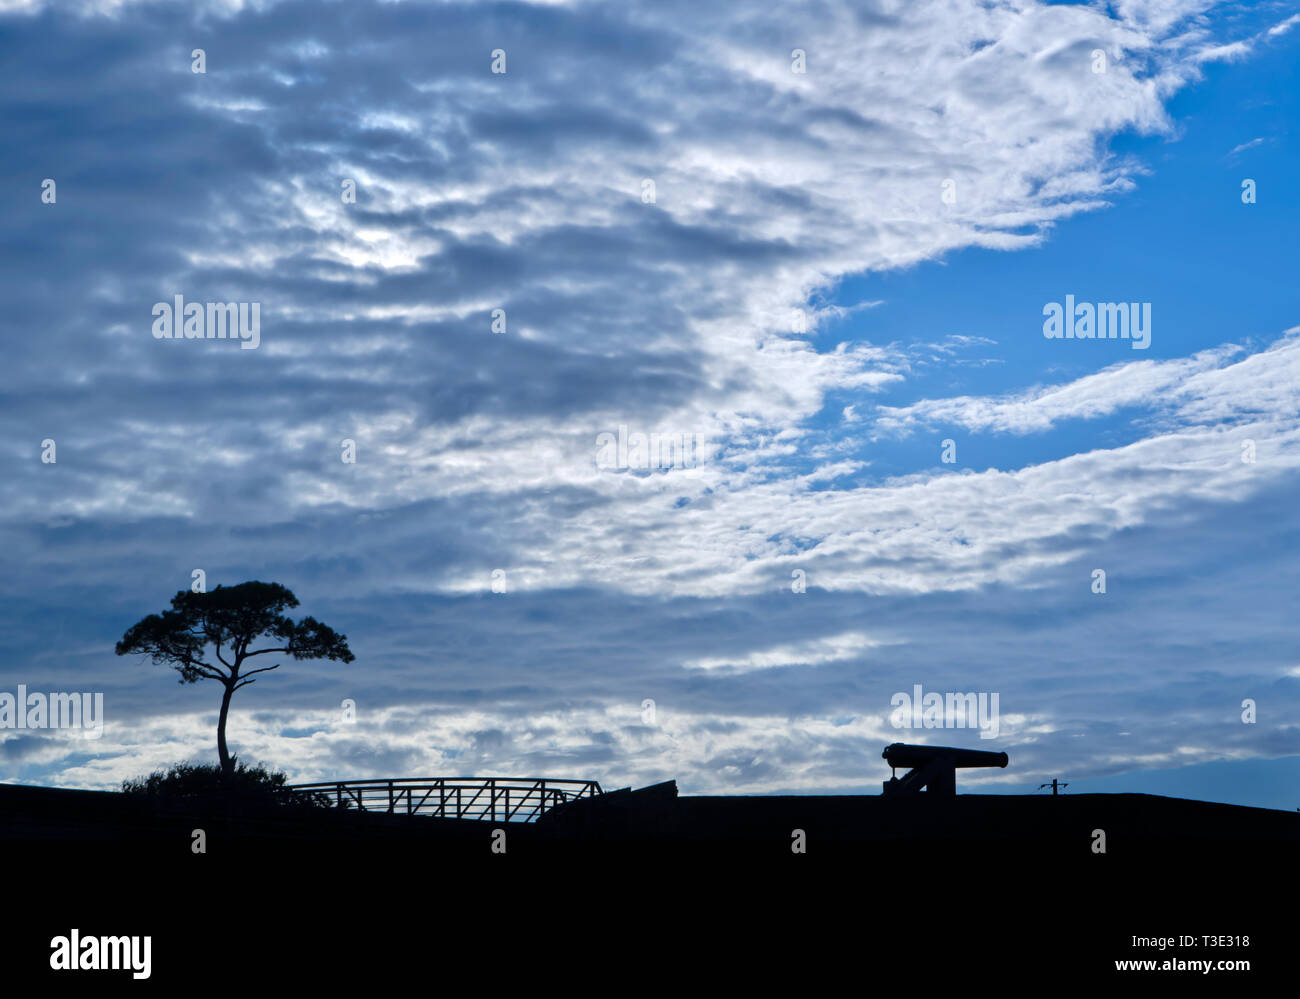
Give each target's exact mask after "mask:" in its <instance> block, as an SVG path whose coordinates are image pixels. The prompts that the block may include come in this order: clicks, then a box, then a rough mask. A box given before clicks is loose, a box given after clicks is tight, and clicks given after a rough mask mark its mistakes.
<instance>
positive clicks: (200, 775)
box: [122, 762, 329, 806]
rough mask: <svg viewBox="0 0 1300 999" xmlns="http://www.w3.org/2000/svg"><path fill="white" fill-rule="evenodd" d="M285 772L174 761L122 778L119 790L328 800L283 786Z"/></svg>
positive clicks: (274, 801)
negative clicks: (163, 767) (224, 770)
mask: <svg viewBox="0 0 1300 999" xmlns="http://www.w3.org/2000/svg"><path fill="white" fill-rule="evenodd" d="M285 779H286V775H285V774H284V773H282V772H276V773H272V772H270V771H268V770H267V769H266V767H265V766H263V765H262V764H260V763H259V764H257V765H256V766H251V767H250V766H248V765H247V764H244V763H239V762H236V763H235V766H234V769H233V770H232V771H231V772H230V773H229V774H223V773H222V770H221V767H220V766H219V765H218V764H215V763H174V764H172V765H171V767H169V768H168V769H166V770H155V771H154V772H153V773H151V774H150V775H149V776H147V777H137V778H134V779H132V780H125V781H123V782H122V792H123V793H124V794H129V795H138V796H144V797H149V798H152V799H154V800H156V801H162V802H175V803H183V802H199V801H215V800H222V801H231V800H235V801H240V802H242V803H246V804H267V805H294V804H296V805H321V806H326V805H328V804H329V800H328V798H325V797H324V796H321V795H312V796H309V795H295V794H290V793H288V792H287V791H285V790H284V782H285Z"/></svg>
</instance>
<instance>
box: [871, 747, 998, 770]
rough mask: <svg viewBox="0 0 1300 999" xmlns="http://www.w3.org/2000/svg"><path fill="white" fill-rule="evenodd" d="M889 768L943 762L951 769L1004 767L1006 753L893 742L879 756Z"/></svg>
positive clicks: (921, 765)
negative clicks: (936, 761) (935, 761)
mask: <svg viewBox="0 0 1300 999" xmlns="http://www.w3.org/2000/svg"><path fill="white" fill-rule="evenodd" d="M880 755H881V756H883V757H884V759H885V762H886V763H888V764H889V765H890V766H891V767H923V766H925V765H926V764H927V763H931V762H933V761H934V760H943V761H944V762H945V763H947V764H948V765H949V766H951V767H958V768H960V767H967V768H969V767H1005V766H1006V765H1007V754H1006V753H989V752H986V751H984V750H982V749H957V748H955V747H953V746H909V745H908V744H907V743H905V742H895V743H893V744H892V745H889V746H886V747H885V751H884V752H883V753H881V754H880Z"/></svg>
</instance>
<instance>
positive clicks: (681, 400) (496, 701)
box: [0, 0, 1300, 809]
mask: <svg viewBox="0 0 1300 999" xmlns="http://www.w3.org/2000/svg"><path fill="white" fill-rule="evenodd" d="M769 6H770V5H761V4H760V5H756V4H748V3H740V2H735V3H728V4H725V5H721V6H714V5H707V9H705V5H698V4H687V3H672V2H670V3H656V4H653V5H644V4H610V3H553V4H552V3H547V4H543V3H535V4H455V3H397V4H372V3H365V2H358V3H349V4H324V3H299V2H285V3H274V2H268V3H256V4H252V3H249V4H246V3H239V2H231V3H216V2H213V3H198V4H179V3H161V2H160V3H140V2H125V3H120V4H119V3H114V4H101V3H96V2H86V3H82V4H71V5H47V4H45V3H43V2H40V0H18V2H15V0H0V95H3V98H2V99H3V100H4V104H5V107H4V119H5V122H6V129H7V133H8V138H9V140H10V141H7V142H6V143H5V146H4V149H3V150H0V177H3V180H4V185H3V190H4V192H5V193H4V195H3V197H4V216H5V225H4V226H3V228H0V255H2V256H3V259H4V263H5V266H4V268H3V269H2V271H0V275H2V276H0V283H3V287H4V291H5V292H6V294H7V297H8V301H9V306H10V307H9V309H8V313H7V318H8V321H7V323H6V334H7V335H6V344H7V346H8V358H7V360H8V363H7V365H6V370H5V373H4V376H3V377H4V389H3V394H0V426H2V427H3V431H4V432H3V434H2V435H0V441H3V442H4V449H3V455H2V456H0V458H2V460H3V461H4V462H5V467H6V472H7V474H6V476H5V477H4V480H3V482H2V483H0V489H3V490H4V495H3V500H4V502H3V506H2V507H0V509H3V510H4V514H3V520H2V521H0V533H2V534H3V537H0V544H3V550H4V551H5V553H6V554H5V564H6V569H7V571H6V572H5V573H4V574H3V577H2V578H0V586H3V587H4V600H3V604H2V607H0V615H3V617H2V618H0V624H3V629H2V630H0V636H2V637H0V678H2V679H3V684H2V685H0V691H2V690H13V689H14V688H15V687H16V686H17V684H19V683H24V684H26V685H27V686H28V687H29V688H31V689H41V690H49V691H56V690H93V691H102V692H104V694H105V711H106V719H107V720H106V727H105V731H104V735H103V737H102V738H101V739H100V740H98V741H94V742H83V741H80V740H77V739H74V738H72V737H71V736H69V735H68V734H67V733H61V732H53V733H50V732H30V731H27V732H16V731H8V732H3V731H0V761H3V769H2V770H0V779H3V780H13V781H21V782H33V783H52V784H60V785H67V786H82V787H111V786H114V785H116V784H117V783H118V782H119V781H121V780H122V779H123V778H125V777H130V776H134V775H136V774H139V773H142V772H145V771H148V770H149V769H152V768H154V767H157V766H161V765H163V764H165V763H168V762H171V761H174V760H178V759H186V758H210V757H214V756H215V750H214V741H215V740H214V736H213V729H214V725H215V716H216V708H217V702H218V700H219V697H218V691H217V690H216V689H215V687H211V688H210V689H208V688H205V686H204V685H202V684H200V685H198V686H196V687H182V686H179V685H177V684H176V683H175V682H174V678H172V677H170V676H169V674H168V673H167V672H166V671H165V670H164V669H163V668H162V667H154V666H151V665H149V664H147V663H137V662H135V661H134V660H127V659H118V658H116V657H115V656H114V655H113V654H112V648H113V643H114V642H115V641H116V640H117V639H118V638H120V637H121V635H122V632H123V631H125V629H126V628H127V627H128V626H129V625H130V624H132V623H133V622H134V621H135V620H137V619H138V618H139V617H141V616H143V615H144V614H147V613H150V612H153V611H157V610H159V609H161V608H162V607H163V606H165V605H166V603H167V601H168V600H169V599H170V597H171V596H172V595H173V594H174V593H175V592H176V591H177V590H179V589H182V588H186V587H188V586H189V585H190V580H191V573H192V572H193V570H194V569H196V568H201V569H203V570H204V571H205V573H206V574H207V579H208V582H209V586H212V585H215V584H216V583H226V584H233V583H237V582H242V581H243V580H246V579H264V580H274V581H276V582H280V583H283V584H285V585H286V586H289V587H290V588H291V589H292V590H294V592H295V593H296V594H297V595H298V597H299V599H300V600H301V601H302V605H303V606H302V608H301V611H302V612H303V613H310V614H313V615H315V616H317V617H319V618H321V619H323V620H325V621H326V622H328V623H330V624H331V625H333V626H334V627H335V628H336V629H338V630H339V631H342V632H345V633H346V634H347V635H348V638H349V641H350V644H351V646H352V649H353V651H354V652H355V653H356V655H357V661H356V662H355V663H353V664H352V665H350V666H345V665H342V664H336V663H326V664H312V663H293V664H292V665H291V666H286V668H284V669H283V670H282V671H280V672H278V673H277V674H276V675H275V677H274V678H268V679H267V681H266V682H264V683H259V684H257V685H254V686H252V687H250V688H248V689H246V690H244V691H241V692H240V694H239V696H238V697H237V698H236V700H235V703H234V709H233V714H232V718H231V723H230V728H229V732H228V735H229V739H230V742H231V745H232V748H233V750H234V751H235V752H237V753H239V754H241V756H242V757H243V758H256V759H261V760H265V761H266V762H268V763H271V764H273V765H276V766H280V767H282V768H284V769H286V770H288V771H289V772H290V773H291V774H292V776H293V777H295V778H298V779H302V780H316V779H328V778H332V777H338V778H360V777H377V776H403V775H416V774H420V775H424V774H428V775H434V774H447V775H452V774H519V775H534V774H536V775H546V776H555V777H592V778H596V779H599V780H600V781H601V782H602V783H604V784H606V785H613V786H623V785H628V784H632V785H639V784H645V783H650V782H652V781H656V780H663V779H668V778H675V779H677V780H678V782H679V785H680V786H681V788H682V789H683V790H684V791H686V792H688V793H690V792H694V793H728V792H730V793H777V792H800V793H814V792H823V793H851V792H868V793H874V792H875V791H876V790H877V789H878V788H879V781H880V780H882V779H883V778H884V777H886V776H888V770H887V768H886V767H885V766H884V763H883V761H882V760H881V759H880V750H881V748H882V747H883V746H884V745H885V744H886V743H888V742H893V741H929V742H941V743H950V744H957V745H967V746H972V747H975V748H981V749H984V748H993V749H996V750H1002V751H1006V752H1007V753H1008V754H1009V755H1010V757H1011V766H1010V767H1009V768H1008V769H1007V770H1006V771H998V772H994V773H991V774H986V775H985V774H975V773H972V774H970V775H969V777H968V779H966V780H964V781H963V786H965V787H966V788H968V789H971V790H982V791H987V792H1001V791H1016V792H1020V791H1030V790H1034V789H1036V788H1037V785H1038V784H1039V783H1041V782H1042V781H1043V780H1048V779H1050V778H1051V777H1054V776H1059V777H1061V778H1063V779H1066V780H1069V781H1071V784H1072V787H1071V790H1074V791H1085V790H1099V791H1100V790H1107V791H1117V790H1125V791H1149V792H1154V793H1171V794H1178V795H1182V796H1187V797H1200V798H1206V799H1212V800H1222V801H1235V802H1240V803H1244V804H1257V805H1267V806H1270V807H1278V808H1286V809H1291V808H1295V807H1298V806H1300V795H1298V794H1297V793H1296V791H1295V786H1296V785H1295V777H1296V775H1297V768H1298V767H1300V722H1298V721H1297V719H1298V717H1300V657H1298V656H1297V643H1296V631H1295V626H1294V612H1293V610H1292V607H1291V604H1292V590H1293V588H1294V587H1293V584H1294V582H1295V581H1296V579H1297V578H1300V555H1298V552H1300V547H1298V546H1297V540H1298V535H1300V517H1298V516H1297V513H1296V511H1295V508H1294V507H1295V504H1294V499H1293V498H1294V496H1295V486H1296V481H1297V470H1298V469H1300V336H1297V333H1300V292H1298V291H1297V288H1298V287H1300V283H1297V282H1296V280H1295V277H1294V272H1295V260H1296V253H1295V249H1296V247H1295V242H1296V241H1295V236H1294V233H1295V232H1296V231H1297V222H1298V221H1300V219H1298V217H1297V216H1298V215H1300V208H1298V207H1297V199H1296V196H1295V192H1294V176H1295V163H1296V161H1297V137H1296V135H1295V134H1294V126H1293V123H1294V122H1295V121H1296V120H1297V113H1296V112H1297V106H1296V105H1297V101H1298V100H1300V97H1297V94H1300V87H1297V86H1296V84H1297V80H1296V64H1297V59H1296V56H1297V46H1298V45H1300V8H1298V7H1297V5H1295V4H1291V3H1261V4H1252V5H1248V6H1245V7H1239V6H1238V5H1233V4H1213V3H1208V2H1204V0H1166V2H1162V3H1158V4H1153V3H1142V4H1139V3H1136V2H1118V3H1112V4H1087V5H1084V4H1073V5H1062V4H1051V5H1046V4H1039V3H1031V2H1014V3H1011V2H1008V3H992V4H979V3H973V2H972V3H967V2H958V0H952V2H937V0H936V2H933V3H900V2H893V0H880V2H878V3H874V4H851V5H850V4H841V3H836V2H830V0H826V2H808V3H795V4H790V5H782V7H781V9H780V10H779V11H772V10H769V9H768V8H769ZM196 47H197V48H203V49H204V53H205V58H206V67H205V68H206V72H205V73H202V74H198V73H194V72H193V71H192V66H191V62H192V57H191V51H192V49H194V48H196ZM498 49H500V50H503V51H504V52H505V58H506V66H505V68H506V71H505V72H504V73H493V72H492V69H491V63H492V56H491V53H492V52H493V51H495V50H498ZM795 49H799V50H801V51H802V52H803V53H804V63H803V68H804V70H805V71H804V72H795V71H794V68H793V66H794V61H793V60H792V53H793V51H794V50H795ZM1097 50H1101V51H1102V52H1104V53H1106V60H1107V61H1106V67H1105V71H1104V72H1094V68H1095V56H1094V53H1095V52H1096V51H1097ZM46 178H52V179H54V180H55V181H56V183H57V199H56V201H55V202H54V203H53V204H46V203H43V202H42V200H41V187H42V181H43V180H44V179H46ZM1246 178H1250V179H1252V180H1254V181H1255V183H1256V185H1257V200H1256V202H1255V203H1254V204H1243V202H1242V198H1241V184H1242V181H1243V180H1244V179H1246ZM345 180H351V181H354V182H355V186H356V192H357V196H356V200H355V203H351V202H348V201H345V200H344V199H343V198H342V197H341V194H340V191H341V189H342V187H343V182H344V181H345ZM647 180H651V181H653V182H654V196H653V198H652V199H647V196H646V190H647V188H646V184H645V182H646V181H647ZM949 180H951V181H952V182H953V185H952V187H951V189H952V190H953V191H954V192H955V199H950V200H945V199H944V198H943V197H942V192H943V191H944V189H945V188H944V183H945V181H949ZM177 294H181V295H184V297H185V299H186V300H187V301H196V302H225V301H238V302H256V303H259V305H260V315H261V333H260V343H259V345H258V346H257V348H256V349H240V347H239V345H237V344H233V343H230V342H226V341H210V340H179V341H166V340H159V339H157V338H155V337H154V336H153V335H152V333H151V323H152V315H153V314H152V312H151V310H152V308H153V306H154V304H155V303H158V302H170V301H172V300H173V296H175V295H177ZM1067 294H1072V295H1074V296H1075V298H1076V300H1077V301H1080V302H1109V301H1132V302H1145V303H1150V304H1151V308H1152V317H1153V320H1152V322H1153V325H1152V335H1151V344H1150V347H1149V348H1148V349H1146V350H1134V349H1132V346H1131V344H1130V343H1129V342H1127V341H1123V340H1101V341H1097V340H1078V341H1075V340H1051V339H1047V338H1045V337H1044V336H1043V333H1042V326H1043V309H1044V306H1045V305H1046V304H1047V303H1050V302H1054V301H1057V302H1059V301H1063V300H1064V298H1065V296H1066V295H1067ZM495 309H501V310H504V314H505V318H506V328H505V331H504V332H501V333H494V332H493V331H492V316H493V310H495ZM797 311H798V312H801V313H802V315H803V317H804V322H805V327H806V329H805V331H804V332H798V331H795V330H794V329H793V327H792V317H793V316H794V314H795V313H796V312H797ZM620 426H625V427H627V428H628V430H629V431H630V432H633V433H638V432H639V433H646V434H649V433H663V434H689V435H691V436H693V437H694V436H698V437H699V438H700V439H702V440H704V439H707V441H709V442H710V448H709V449H708V450H707V453H706V454H705V456H704V458H703V460H701V461H700V462H699V463H698V464H697V466H696V467H690V468H680V467H673V468H667V469H656V470H649V471H644V470H637V469H630V468H609V467H604V466H603V465H602V464H601V462H600V461H599V460H598V458H597V455H598V448H597V440H598V438H599V435H600V434H602V433H607V432H617V431H618V428H619V427H620ZM345 438H346V439H349V440H353V441H355V442H356V455H357V459H356V462H355V463H345V462H343V461H342V460H341V459H340V443H341V441H342V440H343V439H345ZM46 439H52V440H54V441H56V444H57V461H56V462H54V463H48V462H42V461H41V457H40V456H41V451H42V441H44V440H46ZM945 440H951V441H952V442H953V443H954V446H955V457H956V460H955V461H953V462H944V461H943V460H941V452H942V446H941V442H943V441H945ZM1245 441H1252V442H1254V448H1255V451H1254V458H1255V460H1254V461H1251V462H1247V461H1243V460H1242V455H1243V451H1242V445H1243V442H1245ZM1097 569H1101V570H1103V571H1104V572H1105V573H1106V579H1107V588H1106V592H1105V593H1104V594H1101V593H1095V592H1093V578H1094V577H1093V573H1094V571H1095V570H1097ZM494 573H496V574H497V575H496V576H495V577H494ZM796 573H802V574H803V579H804V580H805V581H806V590H805V591H804V592H795V590H796V589H797V587H792V579H793V578H794V574H796ZM494 578H495V579H498V580H504V581H505V590H504V592H494V591H493V580H494ZM498 589H500V587H499V586H498ZM915 684H921V685H922V686H923V688H924V689H925V690H927V691H935V692H966V691H972V692H986V693H990V692H995V693H997V694H998V696H999V703H1000V711H1001V718H1000V726H999V731H998V735H997V738H996V739H992V740H989V739H981V738H980V737H979V734H978V732H975V731H972V730H970V729H963V728H953V729H944V730H922V731H919V732H918V731H910V730H900V729H898V728H896V727H894V726H893V725H892V724H891V722H890V718H889V716H890V712H891V697H892V696H893V695H894V694H895V693H896V692H899V691H911V690H912V689H913V686H914V685H915ZM345 698H349V699H352V700H354V701H355V702H356V704H357V719H356V722H355V724H347V723H344V722H343V721H341V718H340V711H339V705H340V703H341V701H342V700H343V699H345ZM1246 699H1251V700H1253V701H1254V702H1255V704H1256V709H1257V718H1256V720H1255V722H1254V723H1251V724H1246V723H1243V721H1242V717H1241V715H1242V707H1241V705H1242V702H1243V701H1244V700H1246ZM647 701H653V703H654V712H653V715H651V714H649V713H647V711H646V710H645V708H644V705H645V703H646V702H647Z"/></svg>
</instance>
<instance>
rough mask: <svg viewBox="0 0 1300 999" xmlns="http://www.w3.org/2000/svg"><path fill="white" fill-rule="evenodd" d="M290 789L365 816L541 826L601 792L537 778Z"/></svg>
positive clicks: (592, 785) (583, 783) (408, 780)
mask: <svg viewBox="0 0 1300 999" xmlns="http://www.w3.org/2000/svg"><path fill="white" fill-rule="evenodd" d="M285 790H286V791H290V792H292V793H294V794H303V795H311V796H313V797H316V798H317V800H322V799H323V798H328V799H329V800H330V801H331V802H332V803H333V804H335V805H336V806H337V807H339V808H355V809H358V810H360V811H364V812H388V813H390V814H395V813H404V814H407V815H429V816H434V817H436V818H442V819H469V820H475V821H487V822H535V821H537V819H538V818H539V817H541V815H542V814H544V813H545V812H547V811H549V810H550V809H552V808H554V807H556V806H557V805H562V804H564V803H566V802H569V801H576V800H577V799H579V798H594V797H595V796H596V795H598V794H600V793H601V790H600V784H599V783H597V782H596V781H594V780H551V779H549V778H534V777H396V778H393V779H392V780H388V779H380V780H344V781H325V782H322V783H318V784H290V785H286V787H285Z"/></svg>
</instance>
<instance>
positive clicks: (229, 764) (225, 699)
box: [217, 683, 235, 777]
mask: <svg viewBox="0 0 1300 999" xmlns="http://www.w3.org/2000/svg"><path fill="white" fill-rule="evenodd" d="M225 686H226V690H225V693H223V694H222V695H221V715H220V716H219V717H218V718H217V756H218V757H220V759H221V773H222V775H223V776H225V777H229V776H230V775H231V774H232V773H233V772H234V769H235V764H234V761H233V760H231V758H230V753H229V751H227V749H226V716H227V715H229V714H230V698H231V695H233V694H234V692H235V685H234V684H233V683H228V684H226V685H225Z"/></svg>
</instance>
